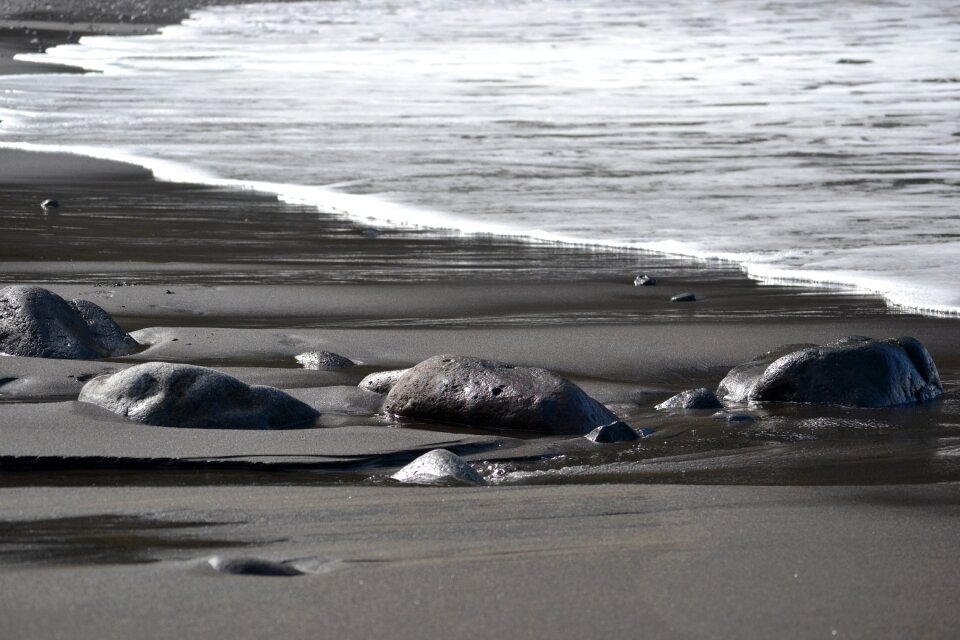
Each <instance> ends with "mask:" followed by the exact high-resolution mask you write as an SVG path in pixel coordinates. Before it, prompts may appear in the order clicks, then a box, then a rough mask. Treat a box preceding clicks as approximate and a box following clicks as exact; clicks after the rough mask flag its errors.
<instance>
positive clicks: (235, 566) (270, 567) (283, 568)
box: [207, 556, 303, 578]
mask: <svg viewBox="0 0 960 640" xmlns="http://www.w3.org/2000/svg"><path fill="white" fill-rule="evenodd" d="M207 562H208V563H209V565H210V566H211V567H213V569H214V570H215V571H219V572H220V573H229V574H232V575H238V576H261V577H278V578H279V577H292V576H302V575H303V571H300V570H299V569H297V568H296V567H293V566H291V565H289V564H287V563H285V562H277V561H275V560H264V559H263V558H224V557H223V556H213V557H212V558H210V559H209V560H207Z"/></svg>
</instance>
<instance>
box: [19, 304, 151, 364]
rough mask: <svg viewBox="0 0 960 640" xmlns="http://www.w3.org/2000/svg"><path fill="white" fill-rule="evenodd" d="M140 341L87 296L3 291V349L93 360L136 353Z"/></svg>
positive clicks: (22, 353) (23, 354)
mask: <svg viewBox="0 0 960 640" xmlns="http://www.w3.org/2000/svg"><path fill="white" fill-rule="evenodd" d="M139 348H140V345H139V344H138V343H137V341H136V340H134V339H133V338H131V337H130V336H128V335H127V334H126V333H124V331H123V329H121V328H120V327H119V326H118V325H117V323H116V322H114V321H113V318H111V317H110V314H108V313H107V312H106V311H104V310H103V309H101V308H100V307H99V306H97V305H95V304H94V303H92V302H89V301H87V300H72V301H70V302H67V301H66V300H64V299H63V298H61V297H60V296H58V295H57V294H55V293H53V292H52V291H48V290H47V289H43V288H41V287H23V286H10V287H5V288H3V289H0V352H4V353H9V354H11V355H15V356H29V357H34V358H62V359H69V360H93V359H96V358H109V357H116V356H124V355H129V354H131V353H134V352H135V351H137V350H138V349H139Z"/></svg>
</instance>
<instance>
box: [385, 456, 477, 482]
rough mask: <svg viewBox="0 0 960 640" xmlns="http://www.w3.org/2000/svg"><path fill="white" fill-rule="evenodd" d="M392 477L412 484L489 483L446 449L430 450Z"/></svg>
mask: <svg viewBox="0 0 960 640" xmlns="http://www.w3.org/2000/svg"><path fill="white" fill-rule="evenodd" d="M390 477H391V478H393V479H394V480H396V481H397V482H406V483H411V484H471V485H485V484H487V481H486V480H484V479H483V476H481V475H480V474H479V473H477V472H476V471H474V469H473V467H471V466H470V465H468V464H467V463H466V462H465V461H464V459H463V458H461V457H460V456H458V455H457V454H455V453H451V452H450V451H447V450H446V449H434V450H433V451H428V452H427V453H425V454H423V455H422V456H420V457H419V458H417V459H416V460H414V461H413V462H411V463H410V464H408V465H407V466H405V467H403V468H402V469H400V470H399V471H397V472H396V473H395V474H393V475H392V476H390Z"/></svg>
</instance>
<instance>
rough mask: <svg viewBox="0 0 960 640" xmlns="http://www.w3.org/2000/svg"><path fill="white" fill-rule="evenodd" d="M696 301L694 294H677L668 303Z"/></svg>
mask: <svg viewBox="0 0 960 640" xmlns="http://www.w3.org/2000/svg"><path fill="white" fill-rule="evenodd" d="M697 300H698V298H697V294H695V293H678V294H677V295H675V296H673V297H672V298H670V302H696V301H697Z"/></svg>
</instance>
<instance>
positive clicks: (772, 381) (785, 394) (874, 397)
mask: <svg viewBox="0 0 960 640" xmlns="http://www.w3.org/2000/svg"><path fill="white" fill-rule="evenodd" d="M942 394H943V386H942V385H941V383H940V374H939V373H938V372H937V367H936V365H935V364H934V362H933V359H932V358H931V357H930V354H929V352H927V349H926V348H925V347H924V346H923V345H922V344H921V343H920V342H919V341H918V340H916V339H915V338H910V337H901V338H888V339H886V340H873V339H871V338H866V337H863V336H850V337H847V338H841V339H840V340H836V341H834V342H831V343H829V344H826V345H823V346H807V345H803V346H800V348H798V345H792V346H791V347H788V348H782V349H778V350H776V351H773V352H769V353H766V354H764V355H762V356H759V357H757V358H755V359H754V360H752V361H750V362H748V363H745V364H743V365H740V366H738V367H734V368H733V369H731V370H730V373H728V374H727V376H726V377H725V378H724V379H723V380H722V381H721V382H720V386H719V387H718V389H717V395H718V396H720V397H721V398H724V399H726V400H730V401H733V402H804V403H811V404H835V405H845V406H851V407H876V408H879V407H893V406H898V405H906V404H914V403H918V402H925V401H927V400H933V399H935V398H938V397H939V396H941V395H942Z"/></svg>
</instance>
